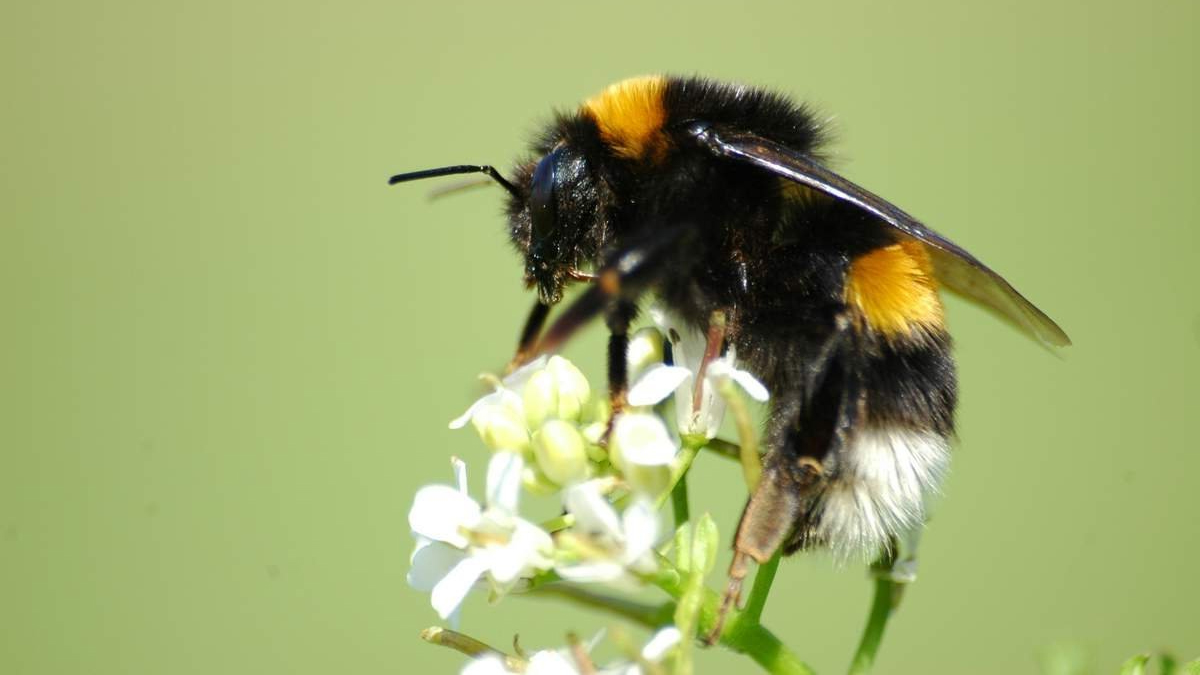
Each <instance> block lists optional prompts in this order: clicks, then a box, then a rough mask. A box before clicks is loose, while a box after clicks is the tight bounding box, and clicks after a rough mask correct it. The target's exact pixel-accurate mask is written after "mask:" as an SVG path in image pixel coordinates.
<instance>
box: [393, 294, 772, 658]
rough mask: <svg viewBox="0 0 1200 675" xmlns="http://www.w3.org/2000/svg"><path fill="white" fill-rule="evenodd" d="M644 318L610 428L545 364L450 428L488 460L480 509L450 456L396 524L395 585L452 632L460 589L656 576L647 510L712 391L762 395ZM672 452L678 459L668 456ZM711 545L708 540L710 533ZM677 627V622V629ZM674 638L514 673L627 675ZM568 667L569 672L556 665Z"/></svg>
mask: <svg viewBox="0 0 1200 675" xmlns="http://www.w3.org/2000/svg"><path fill="white" fill-rule="evenodd" d="M651 316H652V317H653V318H654V319H655V323H656V326H655V327H652V328H645V329H642V330H640V331H637V332H636V333H635V334H634V336H633V338H632V339H631V341H630V346H629V351H628V354H627V356H628V361H629V363H628V370H629V373H630V376H631V381H632V383H633V384H632V386H631V387H630V389H629V391H628V396H627V401H628V407H626V408H625V409H624V410H623V411H622V412H621V413H620V414H619V415H617V416H616V417H615V419H614V418H612V416H611V411H610V409H609V405H608V401H607V397H603V396H600V397H597V396H593V393H592V387H591V386H590V385H589V383H588V381H587V379H586V378H585V377H584V375H583V373H581V372H580V371H579V369H578V368H576V367H575V366H574V365H573V364H572V363H571V362H570V361H568V360H566V359H565V358H562V357H560V356H552V357H549V358H546V357H542V358H539V359H537V360H535V361H534V362H532V363H530V364H528V365H526V366H524V367H522V368H520V369H518V370H517V371H515V372H513V373H512V374H510V375H508V376H506V377H504V378H503V379H500V378H497V377H493V376H485V378H484V379H485V380H486V381H487V382H488V383H489V384H490V385H491V389H492V391H491V392H490V393H488V394H487V395H485V396H483V397H482V398H480V399H479V400H478V401H476V402H475V403H473V404H472V405H471V406H470V408H468V409H467V411H466V412H464V413H463V414H462V415H460V416H459V417H458V418H456V419H454V420H453V421H451V422H450V427H451V428H452V429H461V428H465V427H467V426H468V425H470V426H471V427H473V428H474V429H475V431H476V432H477V433H478V435H479V437H480V439H481V440H482V441H483V443H484V444H485V445H486V446H487V447H488V448H490V450H491V457H490V459H489V461H488V463H487V478H486V488H485V493H484V497H483V499H482V501H480V500H476V499H475V498H473V497H472V496H471V495H470V493H469V492H468V489H467V469H466V465H465V463H464V462H462V461H461V460H458V459H454V460H452V465H453V469H454V478H455V480H454V484H452V485H451V484H437V485H427V486H425V487H422V488H421V489H420V490H419V491H418V492H417V495H416V497H415V499H414V502H413V507H412V510H411V512H410V513H409V525H410V527H411V529H412V532H413V534H414V536H415V537H416V540H417V544H416V548H415V550H414V551H413V554H412V559H411V569H410V572H409V575H408V580H409V583H410V585H412V586H413V587H414V588H416V589H418V590H422V591H428V592H430V593H431V596H430V599H431V604H432V605H433V608H434V610H435V611H436V612H437V613H438V615H439V616H440V617H442V618H443V619H446V620H448V621H449V622H450V623H451V624H452V625H454V626H456V625H457V624H458V619H459V610H460V607H461V605H462V602H463V600H464V599H465V597H466V596H467V595H468V594H469V593H470V591H471V590H472V589H484V590H487V591H488V593H489V597H490V598H491V599H492V600H498V599H499V598H501V597H503V596H504V595H506V594H508V593H510V592H513V591H514V590H528V589H533V588H537V587H538V586H539V585H541V584H545V583H569V584H593V583H603V584H609V585H618V586H625V587H629V586H636V585H638V584H640V583H644V582H645V580H646V579H649V578H651V577H652V576H653V575H654V574H655V573H657V572H659V571H660V570H661V564H662V563H661V562H660V557H659V556H658V555H657V552H656V547H657V546H658V545H659V544H661V543H663V540H665V539H668V537H667V533H666V532H664V531H663V530H662V528H661V525H660V522H659V515H658V509H659V506H660V505H661V504H662V503H663V502H664V498H665V496H666V493H667V492H668V491H670V490H671V489H672V487H673V484H674V481H676V480H678V479H679V476H680V475H682V472H683V471H685V470H686V468H687V466H686V464H687V463H688V462H690V461H691V457H694V456H695V450H696V449H698V448H699V447H700V446H701V445H703V444H704V443H706V442H707V441H708V440H710V439H712V438H713V437H714V436H715V435H716V433H717V430H718V428H719V427H720V425H721V418H722V417H723V414H724V401H723V399H722V397H721V395H720V394H718V390H719V387H718V385H719V384H720V383H721V382H722V381H728V382H733V383H735V384H737V385H739V386H740V387H741V388H742V390H744V391H745V393H746V394H748V395H749V396H750V397H752V398H754V399H757V400H765V399H766V397H767V392H766V389H765V388H764V387H763V386H762V384H761V383H759V382H758V381H757V380H755V379H754V378H753V377H752V376H750V375H749V374H748V373H746V372H745V371H742V370H739V369H737V367H736V354H735V353H734V351H733V350H732V349H730V350H729V351H728V353H726V354H724V355H720V356H719V357H718V358H716V359H714V360H711V362H710V363H708V364H706V365H702V358H703V356H704V352H705V341H704V339H703V337H702V336H700V335H699V334H698V333H696V331H692V330H686V329H684V328H683V327H681V326H678V325H673V324H672V322H670V321H669V320H668V319H667V317H665V316H664V315H662V314H661V313H658V312H651ZM672 406H673V407H674V410H675V413H674V415H673V416H672V415H671V414H670V413H669V411H668V409H669V408H670V407H672ZM662 414H665V415H666V416H667V418H668V419H671V418H672V417H673V419H674V422H675V424H673V425H668V424H667V423H665V422H664V418H663V416H661V415H662ZM685 446H686V447H690V448H691V449H692V452H691V453H690V454H689V453H683V452H681V447H685ZM522 492H526V493H528V494H530V495H532V496H540V497H549V496H557V497H558V498H559V500H561V504H560V507H561V508H560V510H559V512H560V513H561V515H560V516H558V517H557V518H554V519H552V520H551V521H548V522H544V523H540V524H539V523H536V522H533V521H531V520H527V519H525V518H522V517H521V515H520V514H519V510H518V508H519V505H520V501H521V493H522ZM685 526H686V525H685ZM677 537H678V535H677ZM711 538H712V539H713V540H714V542H715V531H714V532H713V533H712V537H711ZM714 545H715V543H714ZM688 622H689V620H688V619H687V617H683V622H682V623H681V624H680V625H681V626H687V625H688ZM672 630H673V631H674V632H673V633H672V632H671V631H672ZM664 636H665V637H664ZM671 636H674V637H671ZM678 636H679V631H678V630H676V629H674V628H672V629H669V630H666V631H665V632H660V633H659V635H658V637H656V638H655V640H652V641H651V643H650V645H648V646H647V648H646V650H643V653H642V654H641V656H639V657H637V658H635V659H633V660H632V661H631V662H630V663H628V664H619V665H617V666H613V667H612V668H604V669H597V668H595V667H594V666H592V665H591V664H586V667H584V666H583V665H580V664H578V663H575V662H576V661H577V660H578V656H579V654H578V649H576V650H575V653H574V657H572V654H569V653H567V652H562V651H545V652H538V653H536V654H534V655H533V656H532V657H530V658H529V659H527V660H526V661H524V662H523V665H522V667H523V668H524V672H527V673H542V672H546V673H550V672H553V673H560V672H561V673H570V672H581V671H582V672H603V673H629V674H631V673H640V672H641V670H640V668H641V667H642V666H643V665H646V664H656V663H658V662H659V661H660V660H662V659H663V658H665V657H666V655H667V653H668V652H669V651H670V650H671V649H673V648H674V645H676V644H677V643H678V642H679V637H678ZM572 663H575V666H578V667H577V668H575V669H574V670H573V669H571V668H568V667H567V666H570V665H571V664H572ZM509 665H511V664H508V663H507V662H505V661H504V660H503V659H499V658H496V657H485V658H481V659H477V660H475V661H474V662H472V663H471V664H470V665H469V666H468V669H467V670H466V671H464V672H470V673H472V674H480V673H505V672H511V671H510V670H507V668H508V667H509ZM654 670H659V669H658V668H657V666H655V667H654Z"/></svg>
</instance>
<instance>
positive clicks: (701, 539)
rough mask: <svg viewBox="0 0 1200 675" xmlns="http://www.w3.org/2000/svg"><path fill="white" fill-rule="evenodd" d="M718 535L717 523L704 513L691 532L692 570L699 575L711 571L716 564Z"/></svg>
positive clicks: (718, 544) (718, 543)
mask: <svg viewBox="0 0 1200 675" xmlns="http://www.w3.org/2000/svg"><path fill="white" fill-rule="evenodd" d="M720 539H721V537H720V535H719V534H718V533H717V523H716V522H715V521H713V519H712V516H710V515H708V513H705V514H704V515H703V516H701V517H700V520H699V521H698V522H697V523H696V529H695V530H693V531H692V556H691V564H692V570H693V571H695V572H699V573H700V574H701V575H705V574H708V573H709V572H711V571H712V568H713V566H714V565H715V564H716V562H717V548H718V547H719V546H720Z"/></svg>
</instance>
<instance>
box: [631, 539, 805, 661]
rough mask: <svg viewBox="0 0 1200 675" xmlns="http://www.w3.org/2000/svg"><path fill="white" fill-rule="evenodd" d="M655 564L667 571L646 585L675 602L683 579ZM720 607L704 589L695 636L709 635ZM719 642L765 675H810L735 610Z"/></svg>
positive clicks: (772, 638) (714, 595)
mask: <svg viewBox="0 0 1200 675" xmlns="http://www.w3.org/2000/svg"><path fill="white" fill-rule="evenodd" d="M659 560H660V564H662V565H663V566H664V567H666V568H667V571H666V572H665V573H660V574H657V575H655V576H654V577H652V578H650V579H649V581H650V582H651V583H653V584H654V585H655V586H658V587H659V588H661V589H662V590H664V591H666V593H667V594H668V595H670V596H671V597H673V598H675V599H676V600H678V599H679V598H680V597H681V596H682V595H683V593H684V592H685V591H686V590H687V588H686V584H687V579H686V577H683V576H681V575H680V574H679V572H678V570H675V569H674V566H673V565H671V563H670V561H668V560H666V559H665V558H660V559H659ZM756 583H757V580H756ZM720 607H721V596H720V595H719V594H717V593H716V592H714V591H713V590H711V589H708V588H706V589H704V595H703V598H702V600H701V603H700V612H699V620H698V621H697V622H696V632H695V634H696V635H708V634H709V633H710V632H711V631H712V629H713V626H715V625H716V623H717V615H718V613H719V612H720ZM719 641H720V643H721V644H722V645H724V646H726V647H728V648H729V649H731V650H733V651H735V652H738V653H741V654H747V655H749V656H750V658H752V659H754V661H755V662H756V663H758V665H760V666H762V668H763V669H764V670H766V671H767V672H768V673H774V674H776V675H814V673H813V670H812V668H809V667H808V665H807V664H805V663H804V662H803V661H801V660H800V659H799V657H797V656H796V655H795V654H794V653H792V651H791V650H789V649H788V648H787V647H786V646H785V645H784V644H783V643H782V642H781V641H780V640H779V638H777V637H775V634H774V633H772V632H771V631H770V630H768V629H767V628H766V626H763V625H762V624H760V623H758V622H757V621H751V620H748V618H747V617H746V616H745V612H739V611H738V610H736V609H731V610H730V611H729V614H728V618H727V619H726V620H725V628H724V630H722V631H721V637H720V640H719Z"/></svg>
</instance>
